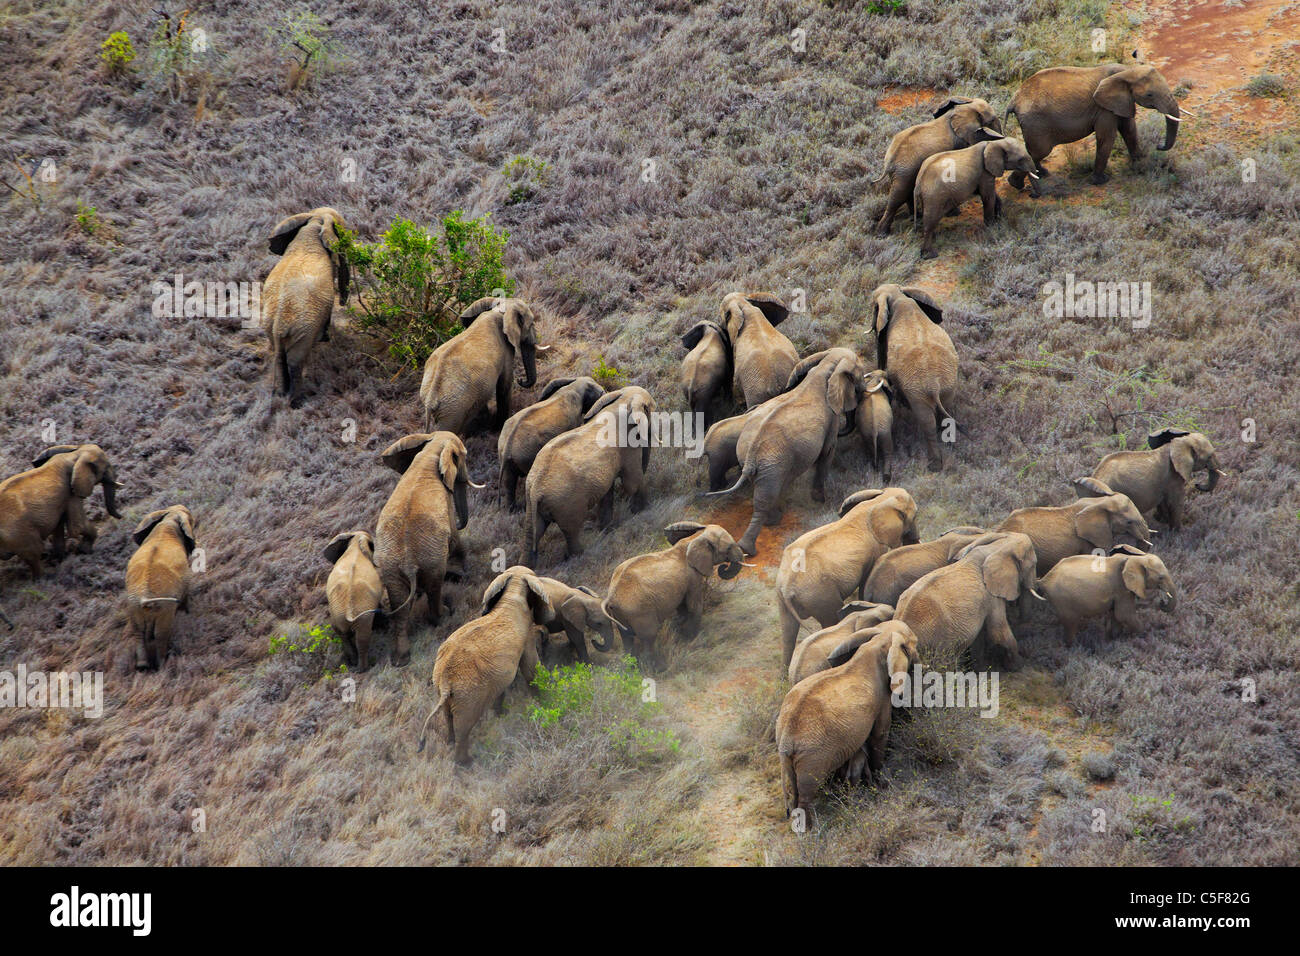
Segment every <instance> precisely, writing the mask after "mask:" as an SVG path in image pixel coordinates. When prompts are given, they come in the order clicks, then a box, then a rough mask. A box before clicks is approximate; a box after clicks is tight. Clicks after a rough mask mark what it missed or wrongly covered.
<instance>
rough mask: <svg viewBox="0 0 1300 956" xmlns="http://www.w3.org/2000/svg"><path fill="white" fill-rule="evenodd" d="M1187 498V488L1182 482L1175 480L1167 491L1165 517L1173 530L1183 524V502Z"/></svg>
mask: <svg viewBox="0 0 1300 956" xmlns="http://www.w3.org/2000/svg"><path fill="white" fill-rule="evenodd" d="M1186 498H1187V489H1186V488H1185V487H1184V485H1183V484H1182V483H1181V482H1175V483H1174V484H1173V485H1172V487H1170V489H1169V490H1168V491H1167V492H1166V493H1165V517H1166V520H1167V521H1168V523H1169V528H1170V530H1171V531H1177V530H1178V529H1179V528H1181V527H1182V526H1183V502H1184V501H1185V500H1186Z"/></svg>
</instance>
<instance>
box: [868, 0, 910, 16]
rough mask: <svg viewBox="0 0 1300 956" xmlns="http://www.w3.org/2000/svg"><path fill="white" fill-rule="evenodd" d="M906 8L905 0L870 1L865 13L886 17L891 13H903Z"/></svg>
mask: <svg viewBox="0 0 1300 956" xmlns="http://www.w3.org/2000/svg"><path fill="white" fill-rule="evenodd" d="M906 8H907V4H906V2H905V0H871V2H869V3H868V4H867V13H874V14H877V15H880V16H887V15H889V14H891V13H903V12H905V10H906Z"/></svg>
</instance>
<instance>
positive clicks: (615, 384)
mask: <svg viewBox="0 0 1300 956" xmlns="http://www.w3.org/2000/svg"><path fill="white" fill-rule="evenodd" d="M591 377H592V378H594V379H595V380H596V381H597V382H599V383H600V387H601V388H603V389H605V391H607V392H612V391H615V390H616V389H620V388H623V387H624V386H626V385H627V383H628V377H627V374H626V373H625V372H623V371H622V370H620V369H618V368H615V367H614V366H613V365H606V364H605V356H603V355H601V356H599V357H598V358H597V359H596V367H595V368H594V369H592V370H591Z"/></svg>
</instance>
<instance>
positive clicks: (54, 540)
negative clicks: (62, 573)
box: [50, 516, 68, 561]
mask: <svg viewBox="0 0 1300 956" xmlns="http://www.w3.org/2000/svg"><path fill="white" fill-rule="evenodd" d="M67 536H68V519H67V517H66V516H64V517H62V518H60V519H59V523H58V524H56V525H55V526H54V533H53V534H52V535H50V543H51V544H52V545H53V556H54V560H55V561H62V560H63V559H64V558H65V557H67V554H68V541H67Z"/></svg>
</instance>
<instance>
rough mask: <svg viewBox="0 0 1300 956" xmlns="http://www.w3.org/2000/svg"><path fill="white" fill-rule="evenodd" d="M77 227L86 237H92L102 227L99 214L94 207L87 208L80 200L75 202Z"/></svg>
mask: <svg viewBox="0 0 1300 956" xmlns="http://www.w3.org/2000/svg"><path fill="white" fill-rule="evenodd" d="M77 225H78V226H80V227H81V231H82V232H84V233H85V234H86V235H88V236H93V235H94V234H95V232H96V231H97V230H98V229H99V227H100V226H101V225H102V223H101V222H100V221H99V212H98V211H97V210H96V209H95V207H94V206H87V205H86V204H85V203H83V202H82V201H81V200H80V199H78V200H77Z"/></svg>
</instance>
